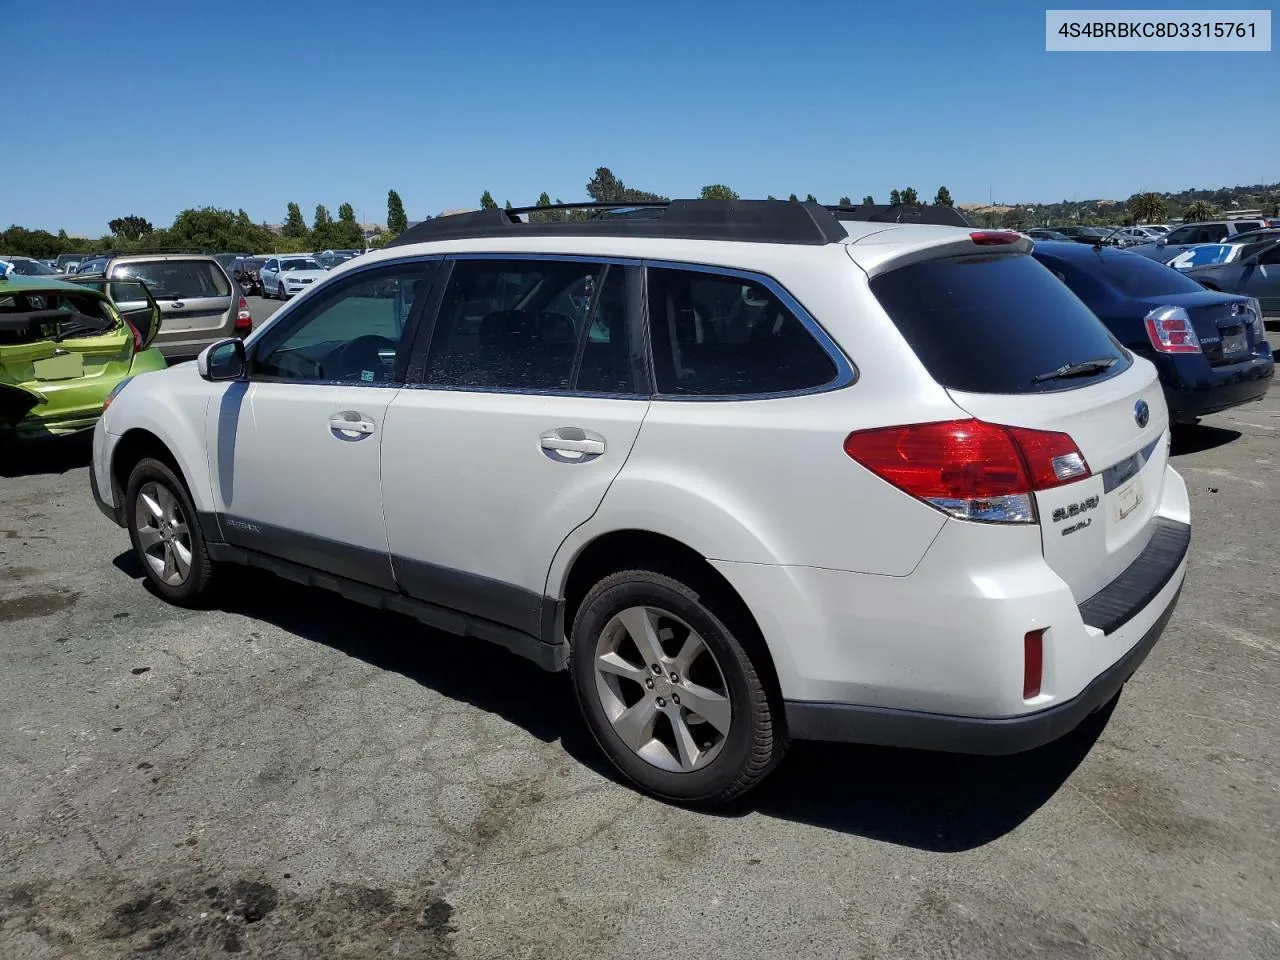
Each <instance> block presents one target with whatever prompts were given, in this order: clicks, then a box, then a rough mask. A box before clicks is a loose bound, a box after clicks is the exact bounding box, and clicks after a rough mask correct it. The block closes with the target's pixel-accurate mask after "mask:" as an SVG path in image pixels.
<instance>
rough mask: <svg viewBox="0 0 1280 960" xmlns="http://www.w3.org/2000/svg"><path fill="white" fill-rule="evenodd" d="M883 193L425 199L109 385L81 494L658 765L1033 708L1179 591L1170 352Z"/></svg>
mask: <svg viewBox="0 0 1280 960" xmlns="http://www.w3.org/2000/svg"><path fill="white" fill-rule="evenodd" d="M517 214H518V212H517ZM873 215H875V211H874V210H866V209H861V210H859V211H858V212H857V213H853V214H838V215H835V214H832V213H830V212H828V211H827V210H826V209H824V208H822V207H819V206H817V205H814V204H797V203H789V202H785V201H783V202H779V201H740V202H733V203H729V202H715V201H711V202H704V201H677V202H673V203H672V204H671V205H670V206H667V207H665V208H664V207H656V208H654V209H653V210H652V212H650V211H646V210H641V211H640V215H635V214H634V212H633V215H631V216H627V217H619V218H614V217H609V216H603V217H597V218H595V219H591V220H586V221H580V222H579V221H566V222H556V223H525V222H520V221H519V220H518V219H513V214H512V213H509V212H503V211H485V212H481V213H475V214H470V215H458V216H455V217H449V218H440V219H436V220H432V221H426V222H425V223H424V224H421V225H419V226H417V227H415V228H412V229H410V230H409V231H407V232H406V233H405V234H404V235H403V236H402V237H401V238H400V240H399V242H398V243H397V244H396V245H394V246H391V247H389V248H387V249H384V250H381V251H377V252H374V253H370V254H368V255H367V256H365V257H363V258H362V260H361V262H360V264H359V265H354V264H353V265H350V266H348V267H344V268H343V269H342V270H340V271H338V272H336V273H334V274H330V275H328V279H327V280H326V281H325V282H323V283H320V284H317V285H315V286H313V287H312V288H311V289H310V290H308V292H307V293H306V295H305V296H303V297H300V298H298V299H297V300H295V301H294V302H293V303H291V304H290V305H289V306H287V307H284V308H282V309H281V310H279V311H277V313H276V314H275V315H274V316H273V317H272V318H271V319H270V320H268V321H267V322H266V323H264V324H263V325H262V326H261V327H259V328H258V329H256V330H254V331H253V333H252V335H251V336H249V337H248V338H247V339H246V340H244V341H240V340H227V341H225V342H223V343H221V344H218V345H216V346H214V347H211V348H210V349H208V350H207V351H205V353H204V354H202V355H201V357H200V358H199V360H198V362H197V363H195V364H186V365H183V366H177V367H173V368H171V369H169V370H165V371H162V372H158V373H152V374H147V375H145V376H142V377H139V378H136V379H135V380H132V381H129V382H128V383H127V384H126V385H124V386H123V387H122V388H120V389H118V390H117V391H116V392H115V393H114V394H113V395H112V397H111V399H110V401H109V405H108V407H107V409H106V411H105V413H104V415H103V417H102V420H101V421H100V423H99V424H98V427H97V429H96V431H95V434H94V450H93V469H92V473H91V476H92V484H93V491H94V495H95V497H96V499H97V500H98V502H99V505H100V506H101V508H102V509H103V511H104V512H105V513H106V514H107V515H108V516H110V517H112V518H113V519H114V520H115V521H116V522H117V523H119V524H121V525H122V526H124V527H126V528H127V529H128V531H129V535H130V537H131V539H132V542H133V546H134V549H135V551H136V552H137V555H138V557H139V558H140V560H141V563H142V566H143V569H144V570H145V571H146V576H147V578H148V579H149V581H150V583H151V585H152V586H153V587H154V588H155V590H156V591H157V592H158V593H159V595H161V596H163V597H165V598H167V599H168V600H170V601H171V602H174V603H177V604H184V605H191V604H198V603H201V602H204V601H206V599H207V598H208V597H209V596H211V591H212V590H214V588H215V587H216V585H217V584H218V582H219V578H220V576H221V572H220V568H221V567H222V566H223V565H224V564H229V563H230V564H247V565H249V566H253V567H256V568H260V569H264V570H269V571H275V572H278V573H281V574H284V575H287V576H289V577H292V578H294V579H300V580H302V581H304V582H310V583H313V584H315V585H317V586H322V587H327V588H330V589H336V590H339V591H340V592H342V593H343V594H344V595H346V596H347V597H350V598H352V599H356V600H360V601H363V602H366V603H369V604H372V605H375V606H380V607H385V608H387V609H391V610H397V611H402V612H405V613H408V614H412V615H414V616H416V617H418V618H420V619H421V620H422V621H424V622H426V623H428V624H432V625H435V626H438V627H442V628H444V629H446V630H450V631H453V632H455V633H459V634H462V635H465V636H467V637H472V638H476V639H477V641H478V640H489V641H494V642H496V643H498V644H501V645H503V646H505V647H507V648H509V649H510V650H512V651H515V652H516V653H519V654H521V655H524V656H526V657H529V658H532V659H533V660H535V661H536V662H537V663H539V664H541V665H542V666H544V667H546V668H547V669H550V670H569V671H570V672H571V675H572V679H573V684H574V688H575V690H576V696H577V699H578V701H579V703H580V705H581V708H582V711H583V714H584V716H585V718H586V722H587V724H588V725H589V727H590V729H591V731H592V732H593V734H594V736H595V737H596V739H597V740H598V742H599V744H600V746H601V748H602V749H603V751H604V752H605V753H606V754H607V755H608V756H609V758H610V759H611V760H612V761H613V763H614V764H616V765H617V767H618V769H620V770H621V771H622V772H623V773H624V774H626V775H627V776H628V777H630V778H631V779H632V780H633V781H635V782H636V783H637V784H639V785H641V786H642V787H643V788H645V789H647V790H649V791H652V792H653V793H655V794H658V795H660V796H663V797H666V798H671V799H675V800H678V801H682V802H687V803H701V804H711V803H716V802H721V801H724V800H726V799H728V798H730V797H732V796H735V795H737V794H740V793H742V792H743V791H745V790H747V789H748V788H749V787H751V786H752V785H753V784H755V783H757V782H758V781H759V780H760V779H761V778H762V777H764V776H765V774H767V773H768V772H769V771H770V770H771V769H772V768H773V767H774V765H775V764H776V763H777V761H778V760H779V758H780V757H781V756H782V754H783V752H784V749H785V746H786V744H787V742H788V740H789V739H792V738H810V739H827V740H845V741H858V742H865V743H876V744H896V745H904V746H911V747H927V748H932V749H941V750H951V751H962V752H975V753H1011V752H1017V751H1021V750H1025V749H1028V748H1031V747H1034V746H1037V745H1039V744H1042V743H1045V742H1047V741H1049V740H1052V739H1054V738H1056V737H1058V736H1061V735H1062V734H1065V733H1067V732H1068V731H1070V730H1071V729H1072V728H1074V727H1075V726H1076V725H1077V724H1078V723H1079V722H1080V721H1081V720H1082V719H1083V718H1084V717H1085V716H1087V715H1088V714H1090V713H1091V712H1093V711H1094V710H1096V709H1098V708H1100V707H1102V706H1103V705H1105V704H1106V703H1108V702H1109V701H1110V700H1111V699H1112V698H1113V697H1114V696H1116V695H1117V693H1118V691H1119V690H1120V689H1121V687H1122V685H1123V684H1124V682H1125V681H1126V679H1127V678H1128V677H1129V676H1130V674H1132V673H1133V671H1134V670H1135V669H1136V668H1137V667H1138V665H1139V663H1140V662H1141V661H1142V660H1143V658H1144V657H1145V656H1146V655H1147V652H1148V651H1149V650H1150V649H1151V647H1152V646H1153V644H1154V643H1155V642H1156V640H1157V639H1158V637H1159V636H1160V634H1161V632H1162V630H1163V629H1164V627H1165V624H1166V622H1167V621H1168V619H1169V617H1170V615H1171V613H1172V612H1173V609H1174V605H1175V603H1176V601H1177V598H1178V594H1179V591H1180V589H1181V586H1182V582H1183V578H1184V575H1185V571H1186V562H1187V560H1186V558H1187V551H1188V544H1189V540H1190V525H1189V524H1190V517H1189V510H1188V500H1187V490H1186V486H1185V485H1184V483H1183V481H1182V478H1181V477H1180V476H1179V475H1178V474H1177V473H1176V472H1175V471H1174V470H1173V469H1172V467H1171V466H1170V465H1169V452H1168V451H1169V421H1168V416H1167V413H1166V409H1165V403H1164V399H1163V396H1162V393H1161V389H1160V384H1159V382H1158V381H1157V378H1156V373H1155V370H1154V368H1153V367H1152V365H1151V364H1150V363H1148V362H1147V361H1146V360H1143V359H1141V358H1139V357H1137V356H1135V355H1132V354H1130V353H1129V352H1128V351H1126V350H1125V349H1124V348H1122V347H1121V346H1120V345H1119V344H1118V343H1117V342H1116V341H1115V339H1114V338H1112V337H1111V336H1110V334H1108V332H1107V330H1106V329H1105V328H1104V327H1103V326H1102V324H1101V323H1100V322H1099V321H1098V320H1097V318H1096V317H1094V315H1093V314H1092V313H1090V312H1089V310H1088V309H1087V308H1086V307H1085V306H1084V305H1083V304H1082V303H1081V302H1080V301H1079V300H1078V299H1076V297H1075V296H1074V295H1073V294H1072V293H1071V292H1070V291H1069V290H1068V289H1067V288H1066V286H1064V285H1063V284H1062V283H1060V282H1059V281H1058V279H1057V278H1056V277H1054V275H1053V274H1052V273H1050V272H1049V271H1048V270H1046V269H1045V268H1044V267H1042V266H1041V265H1040V264H1039V263H1037V262H1036V261H1035V260H1034V259H1033V258H1032V257H1031V256H1029V251H1030V249H1031V246H1032V244H1031V242H1030V241H1028V240H1025V239H1023V238H1020V237H1018V236H1017V235H1016V234H1013V233H1007V232H1001V231H979V230H974V229H972V228H968V227H965V228H957V227H946V226H934V225H920V224H899V223H886V222H865V219H863V220H859V219H851V218H853V217H863V218H865V217H867V216H873ZM930 215H935V214H930ZM837 216H840V217H841V218H842V219H837ZM1028 316H1034V317H1035V318H1036V322H1035V323H1028V322H1027V317H1028ZM423 655H424V656H429V655H430V654H429V647H424V650H423ZM547 689H548V692H550V691H553V690H555V689H558V688H556V687H551V686H549V687H548V688H547Z"/></svg>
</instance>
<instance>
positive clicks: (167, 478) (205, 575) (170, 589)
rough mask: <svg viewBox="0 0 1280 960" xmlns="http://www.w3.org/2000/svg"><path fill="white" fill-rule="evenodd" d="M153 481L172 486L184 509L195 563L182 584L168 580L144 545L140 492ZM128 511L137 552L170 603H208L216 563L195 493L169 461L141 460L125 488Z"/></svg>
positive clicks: (154, 584) (171, 491)
mask: <svg viewBox="0 0 1280 960" xmlns="http://www.w3.org/2000/svg"><path fill="white" fill-rule="evenodd" d="M149 483H154V484H156V485H157V486H158V487H163V488H165V489H166V490H168V492H169V494H170V495H172V497H173V498H174V500H175V501H176V503H177V506H178V508H179V509H180V510H181V515H182V520H183V521H184V522H185V524H186V529H187V531H188V542H189V549H190V554H191V566H190V571H189V572H188V574H187V576H186V578H185V579H184V580H183V581H182V582H181V583H178V584H173V583H167V582H165V580H164V579H163V578H162V577H161V576H160V575H159V574H158V573H157V572H156V570H155V568H154V567H153V566H152V564H151V562H150V561H149V559H148V556H147V553H146V551H145V550H144V549H143V547H142V543H141V540H140V535H139V520H138V493H139V491H140V490H141V489H142V488H143V486H144V485H146V484H149ZM124 515H125V523H126V525H127V526H128V529H129V540H130V542H131V543H132V544H133V552H134V555H135V556H136V557H137V559H138V563H139V565H140V566H141V567H142V570H143V573H144V575H145V576H146V578H147V581H148V582H149V583H150V584H151V586H152V588H153V589H154V590H155V592H156V593H158V594H159V595H160V596H162V597H163V598H164V599H165V600H168V601H169V602H170V603H172V604H175V605H177V606H181V607H199V606H203V605H205V604H207V603H208V601H209V600H210V599H211V598H212V597H213V594H214V587H215V583H216V580H215V577H214V573H215V567H214V563H213V561H212V560H211V559H210V558H209V551H208V549H207V548H206V546H205V542H204V535H203V533H202V532H201V530H200V523H199V519H198V517H197V515H196V508H195V505H194V504H193V503H192V502H191V495H190V494H189V493H188V492H187V486H186V484H185V483H183V482H182V478H181V477H179V476H177V475H176V474H175V473H174V472H173V470H172V468H170V467H169V465H168V464H166V463H163V462H162V461H160V460H153V459H151V458H150V457H148V458H145V459H143V460H140V461H138V463H137V465H136V466H135V467H134V468H133V472H132V473H130V474H129V483H128V485H127V487H126V490H125V500H124Z"/></svg>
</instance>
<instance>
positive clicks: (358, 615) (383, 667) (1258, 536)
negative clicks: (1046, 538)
mask: <svg viewBox="0 0 1280 960" xmlns="http://www.w3.org/2000/svg"><path fill="white" fill-rule="evenodd" d="M270 306H273V305H272V304H255V307H256V308H259V309H261V308H263V307H270ZM1175 452H1176V453H1177V458H1176V465H1177V467H1178V469H1179V470H1181V471H1182V472H1183V474H1184V476H1185V477H1186V478H1187V481H1188V485H1189V487H1190V489H1191V497H1192V505H1193V511H1194V522H1195V539H1194V542H1193V547H1192V550H1193V559H1192V564H1191V572H1190V575H1189V577H1188V581H1187V587H1186V589H1185V591H1184V593H1183V599H1182V603H1181V606H1180V607H1179V609H1178V612H1177V614H1176V615H1175V616H1174V619H1173V621H1172V623H1171V625H1170V627H1169V630H1168V631H1167V633H1166V634H1165V637H1164V639H1163V640H1162V641H1161V643H1160V644H1159V645H1158V646H1157V647H1156V649H1155V651H1154V652H1153V653H1152V655H1151V657H1150V658H1149V659H1148V661H1147V663H1146V664H1145V665H1144V666H1143V668H1142V669H1141V670H1140V671H1139V672H1138V674H1137V675H1136V676H1135V677H1134V679H1133V681H1132V682H1131V683H1130V684H1129V686H1128V688H1127V690H1126V692H1125V693H1124V695H1123V696H1122V698H1121V699H1120V701H1119V704H1118V706H1117V707H1116V708H1115V710H1114V712H1113V713H1111V714H1109V715H1107V716H1099V717H1097V718H1096V719H1095V720H1094V721H1093V722H1091V723H1090V724H1089V725H1088V726H1087V727H1085V728H1083V729H1081V730H1079V731H1077V732H1076V733H1075V734H1073V735H1071V736H1070V737H1068V738H1066V739H1064V740H1063V741H1060V742H1058V743H1056V744H1053V745H1051V746H1049V747H1047V748H1044V749H1041V750H1038V751H1035V752H1033V753H1030V754H1024V755H1022V756H1018V757H1010V758H1002V759H974V758H963V757H952V756H940V755H935V754H927V753H914V752H909V751H896V750H885V749H871V748H857V747H842V746H829V745H817V744H802V745H799V746H798V747H797V748H796V749H795V750H794V751H793V752H792V754H791V756H790V757H789V758H788V760H787V761H786V762H785V764H784V765H783V766H782V767H781V768H780V769H779V770H778V771H777V772H776V773H775V774H774V776H773V777H772V778H771V780H770V781H769V782H768V783H767V784H766V785H765V786H764V787H763V788H762V789H761V790H760V791H758V792H757V793H755V794H753V795H751V796H750V797H749V798H747V800H746V801H745V802H744V803H743V804H741V805H740V806H738V807H736V808H733V809H731V810H729V811H727V812H725V813H723V814H719V815H710V814H704V813H693V812H689V811H685V810H681V809H677V808H673V807H669V806H665V805H663V804H661V803H658V802H656V801H653V800H650V799H647V798H645V797H642V796H640V795H638V794H636V793H635V792H633V791H632V790H630V789H628V788H627V787H626V786H623V785H621V784H619V783H618V782H616V781H615V780H614V779H613V778H612V777H611V775H610V774H609V772H608V771H607V770H606V769H605V768H604V767H603V765H602V764H601V761H600V759H599V757H598V756H597V754H596V752H595V750H594V748H593V745H592V744H591V743H590V740H589V736H588V735H587V734H586V732H585V730H584V728H583V726H582V724H581V722H580V720H579V719H578V716H577V713H576V710H575V708H574V706H573V704H572V701H571V697H570V691H569V688H568V686H567V683H566V681H565V678H564V677H562V676H551V675H547V674H544V673H542V672H541V671H539V670H538V669H537V668H535V667H533V666H531V665H529V664H527V663H525V662H523V661H520V660H518V659H515V658H514V657H511V656H509V655H507V654H505V653H504V652H502V651H500V650H497V649H491V648H488V647H486V646H483V645H479V644H478V643H476V642H467V641H460V640H457V639H454V638H450V637H447V636H444V635H440V634H435V633H432V632H431V631H428V630H425V629H424V628H422V627H420V626H418V625H417V624H416V623H414V622H412V621H409V620H407V619H403V618H401V617H398V616H395V615H391V614H382V613H377V612H373V611H370V610H367V609H365V608H363V607H359V606H356V605H353V604H349V603H346V602H344V601H342V600H340V599H338V598H336V597H332V596H329V595H327V594H324V593H320V592H312V591H307V590H304V589H302V588H298V587H295V586H292V585H289V584H286V583H284V582H281V581H277V580H275V579H273V578H270V577H265V576H264V577H259V578H256V579H254V578H249V577H244V578H241V579H239V580H238V581H237V586H236V590H235V592H234V594H233V597H232V599H230V600H228V601H227V602H226V603H225V604H224V605H223V606H222V607H221V608H220V609H216V610H211V611H203V612H192V611H183V610H178V609H175V608H172V607H169V606H167V605H165V604H164V603H163V602H161V601H160V600H158V599H156V598H155V597H153V596H152V595H151V594H150V593H148V592H147V591H146V590H145V589H144V588H143V586H142V583H141V582H140V580H139V577H140V571H139V569H138V567H137V565H136V564H135V563H134V561H133V559H132V555H131V554H130V552H129V550H128V538H127V536H126V535H125V533H124V532H123V531H121V530H119V529H117V528H115V527H114V526H113V525H112V524H111V523H110V522H108V521H107V520H106V519H105V518H103V517H102V516H101V515H100V514H99V513H98V511H97V510H96V508H95V507H94V505H93V502H92V500H91V498H90V494H89V489H88V477H87V469H86V466H85V465H86V463H87V446H86V445H85V444H83V443H71V444H64V445H61V446H59V447H57V448H51V449H49V450H46V451H45V452H43V453H41V454H40V455H38V456H32V457H30V458H24V459H22V460H15V459H9V460H6V461H4V462H3V463H0V637H2V638H3V639H2V641H0V651H2V653H3V657H4V664H5V667H4V670H3V671H2V672H0V772H2V773H3V782H2V783H0V863H3V864H4V865H5V870H4V874H3V877H0V956H2V957H5V958H64V957H94V958H106V957H125V956H135V955H147V956H156V957H166V958H167V957H184V958H185V957H206V956H207V957H220V956H224V955H226V954H231V953H242V954H245V955H248V956H259V957H298V958H302V957H316V956H326V957H330V956H332V957H372V956H402V957H448V958H454V957H457V958H480V957H487V958H540V957H570V956H571V957H579V958H580V957H593V958H630V957H636V956H671V957H689V956H733V957H736V958H754V957H776V956H797V955H799V956H804V957H842V958H843V957H864V958H871V957H875V958H897V957H902V958H932V957H938V958H944V957H945V958H970V957H971V958H999V957H1009V958H1017V960H1025V958H1027V957H1055V958H1056V957H1070V958H1078V957H1112V956H1114V957H1126V958H1127V957H1138V956H1141V957H1171V958H1203V957H1215V958H1244V957H1250V958H1252V957H1275V956H1280V920H1278V919H1277V910H1276V905H1277V904H1278V903H1280V883H1278V882H1277V874H1278V872H1280V706H1278V705H1277V704H1278V701H1277V696H1276V692H1277V688H1278V684H1280V626H1277V609H1278V608H1280V586H1278V584H1277V571H1278V570H1280V562H1278V561H1277V558H1276V554H1275V547H1276V542H1277V538H1276V530H1277V520H1276V506H1277V504H1278V503H1280V473H1278V470H1280V394H1277V393H1276V392H1275V391H1273V393H1272V395H1271V396H1270V397H1269V398H1268V399H1267V400H1265V401H1263V403H1261V404H1257V405H1253V406H1251V407H1249V408H1247V409H1244V410H1240V411H1236V412H1232V413H1228V414H1224V415H1220V416H1217V417H1214V418H1211V420H1210V421H1209V422H1208V425H1207V426H1205V427H1202V428H1200V429H1198V430H1196V431H1194V432H1193V433H1191V434H1189V435H1188V436H1187V437H1185V438H1183V439H1182V440H1181V441H1180V442H1179V444H1178V447H1177V448H1176V451H1175Z"/></svg>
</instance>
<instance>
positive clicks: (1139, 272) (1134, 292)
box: [1097, 253, 1204, 297]
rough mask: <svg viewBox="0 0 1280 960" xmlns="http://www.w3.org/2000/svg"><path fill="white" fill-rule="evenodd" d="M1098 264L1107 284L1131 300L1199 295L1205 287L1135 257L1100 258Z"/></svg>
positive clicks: (1153, 262) (1139, 256)
mask: <svg viewBox="0 0 1280 960" xmlns="http://www.w3.org/2000/svg"><path fill="white" fill-rule="evenodd" d="M1097 262H1098V264H1099V266H1100V268H1101V270H1102V272H1103V273H1104V274H1105V275H1106V278H1107V282H1108V283H1109V284H1110V285H1111V286H1112V287H1114V288H1115V289H1117V290H1119V291H1120V292H1121V293H1123V294H1125V295H1126V296H1130V297H1158V296H1161V295H1162V294H1166V293H1198V292H1199V291H1201V290H1203V289H1204V287H1202V286H1200V284H1198V283H1196V282H1195V281H1194V280H1192V279H1191V278H1190V277H1184V276H1183V275H1182V274H1181V273H1179V272H1178V270H1177V269H1176V268H1175V267H1167V266H1165V265H1164V264H1163V263H1160V262H1158V261H1156V260H1152V259H1151V258H1149V257H1144V256H1142V255H1141V254H1137V253H1117V254H1111V255H1102V256H1099V257H1098V258H1097Z"/></svg>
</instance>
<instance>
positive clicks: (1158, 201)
mask: <svg viewBox="0 0 1280 960" xmlns="http://www.w3.org/2000/svg"><path fill="white" fill-rule="evenodd" d="M1128 207H1129V216H1130V217H1132V218H1133V219H1134V220H1135V221H1136V222H1139V223H1141V222H1146V223H1159V222H1160V221H1162V220H1164V218H1165V203H1164V197H1162V196H1160V194H1158V193H1135V194H1134V195H1133V196H1132V197H1130V198H1129V203H1128Z"/></svg>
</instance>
